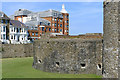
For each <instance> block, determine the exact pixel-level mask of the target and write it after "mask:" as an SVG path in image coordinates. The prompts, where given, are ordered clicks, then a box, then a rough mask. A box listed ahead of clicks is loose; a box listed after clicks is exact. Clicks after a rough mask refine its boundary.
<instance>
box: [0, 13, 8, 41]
mask: <svg viewBox="0 0 120 80" xmlns="http://www.w3.org/2000/svg"><path fill="white" fill-rule="evenodd" d="M9 20H10V19H9V18H8V17H7V15H5V14H4V13H3V12H1V11H0V41H1V42H2V43H9V40H8V39H9V37H8V34H9V32H8V28H9Z"/></svg>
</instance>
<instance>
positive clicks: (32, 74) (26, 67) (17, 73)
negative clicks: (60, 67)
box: [2, 58, 101, 78]
mask: <svg viewBox="0 0 120 80" xmlns="http://www.w3.org/2000/svg"><path fill="white" fill-rule="evenodd" d="M32 62H33V58H11V59H2V70H3V72H2V77H3V78H101V76H97V75H94V74H59V73H49V72H43V71H40V70H36V69H34V68H32Z"/></svg>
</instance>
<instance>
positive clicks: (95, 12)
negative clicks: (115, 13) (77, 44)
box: [2, 2, 103, 35]
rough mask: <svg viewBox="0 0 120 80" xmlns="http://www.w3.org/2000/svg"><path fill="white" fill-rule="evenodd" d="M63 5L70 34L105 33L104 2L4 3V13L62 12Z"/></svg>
mask: <svg viewBox="0 0 120 80" xmlns="http://www.w3.org/2000/svg"><path fill="white" fill-rule="evenodd" d="M62 4H64V5H65V8H66V10H67V11H68V13H69V15H70V34H71V35H78V34H82V33H103V8H102V7H103V3H102V2H3V3H2V11H3V12H4V13H5V14H7V15H8V16H10V15H12V14H14V12H15V11H16V10H18V9H20V8H21V9H28V10H30V11H33V12H40V11H45V10H48V9H54V10H57V11H61V9H62Z"/></svg>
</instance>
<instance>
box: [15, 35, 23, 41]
mask: <svg viewBox="0 0 120 80" xmlns="http://www.w3.org/2000/svg"><path fill="white" fill-rule="evenodd" d="M14 40H15V35H14ZM22 40H23V39H22Z"/></svg>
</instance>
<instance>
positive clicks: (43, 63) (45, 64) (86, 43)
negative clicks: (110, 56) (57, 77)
mask: <svg viewBox="0 0 120 80" xmlns="http://www.w3.org/2000/svg"><path fill="white" fill-rule="evenodd" d="M33 54H34V62H33V67H34V68H36V69H39V70H42V71H47V72H58V73H69V74H97V75H102V40H101V39H94V40H92V39H89V40H87V39H48V40H40V41H35V42H34V44H33Z"/></svg>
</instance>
